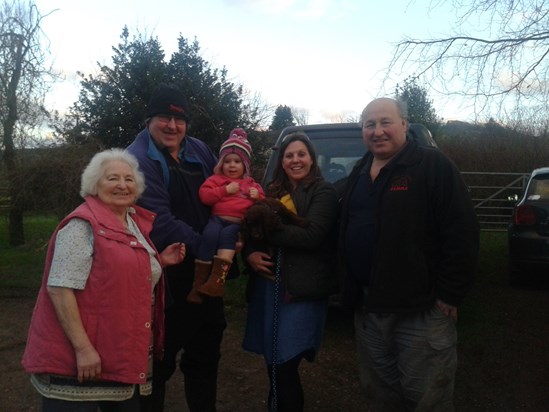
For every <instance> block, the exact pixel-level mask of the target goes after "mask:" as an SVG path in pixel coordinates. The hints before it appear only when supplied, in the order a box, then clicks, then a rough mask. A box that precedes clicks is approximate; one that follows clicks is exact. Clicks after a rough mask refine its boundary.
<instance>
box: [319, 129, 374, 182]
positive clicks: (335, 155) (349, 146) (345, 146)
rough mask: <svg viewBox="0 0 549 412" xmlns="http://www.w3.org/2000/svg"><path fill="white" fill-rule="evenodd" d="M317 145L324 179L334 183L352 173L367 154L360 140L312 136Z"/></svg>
mask: <svg viewBox="0 0 549 412" xmlns="http://www.w3.org/2000/svg"><path fill="white" fill-rule="evenodd" d="M310 137H311V140H312V141H313V144H314V145H315V148H316V151H317V156H318V166H319V167H320V170H321V171H322V175H323V176H324V179H326V180H327V181H329V182H331V183H334V182H337V181H338V180H340V179H343V178H345V177H347V176H348V175H349V173H351V170H353V166H354V165H355V163H356V162H357V161H358V160H359V159H360V158H361V157H362V156H363V154H364V152H365V147H364V143H363V142H362V139H360V138H353V137H343V138H337V139H333V138H320V137H317V136H314V133H313V136H310Z"/></svg>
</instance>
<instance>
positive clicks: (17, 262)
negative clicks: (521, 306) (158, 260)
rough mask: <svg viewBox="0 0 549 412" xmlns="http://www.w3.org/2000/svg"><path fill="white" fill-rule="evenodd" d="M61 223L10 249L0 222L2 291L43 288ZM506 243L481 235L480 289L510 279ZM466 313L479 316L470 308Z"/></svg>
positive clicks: (31, 220)
mask: <svg viewBox="0 0 549 412" xmlns="http://www.w3.org/2000/svg"><path fill="white" fill-rule="evenodd" d="M57 222H58V220H57V218H55V217H51V216H30V217H26V218H25V236H26V239H27V242H26V244H25V245H23V246H19V247H16V248H10V247H8V222H7V219H6V218H0V289H9V288H17V289H36V288H37V287H39V285H40V281H41V278H42V270H43V265H44V256H45V253H46V249H47V242H48V240H49V237H50V235H51V233H52V232H53V230H54V229H55V226H56V224H57ZM506 241H507V238H506V234H505V233H503V232H483V233H482V234H481V254H480V264H479V273H478V276H477V287H480V288H484V287H485V286H488V285H489V284H490V283H500V282H502V280H506V279H507V264H506V256H507V243H506ZM244 288H245V276H241V277H240V278H239V279H237V280H232V281H230V282H228V290H227V299H226V300H227V305H229V306H232V305H237V306H241V305H242V304H243V302H242V299H243V298H242V297H243V294H244ZM479 304H480V303H479ZM464 309H467V310H468V311H469V310H471V311H472V312H475V313H476V312H477V311H476V310H475V308H473V307H470V306H467V307H466V308H464ZM464 315H467V314H466V313H465V314H464Z"/></svg>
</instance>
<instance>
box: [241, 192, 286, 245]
mask: <svg viewBox="0 0 549 412" xmlns="http://www.w3.org/2000/svg"><path fill="white" fill-rule="evenodd" d="M264 200H266V199H263V200H258V201H257V202H255V203H254V204H253V205H252V206H250V208H249V209H248V211H247V212H246V215H245V216H244V219H243V220H242V224H241V229H240V231H241V234H242V237H243V238H244V240H247V239H251V240H264V239H265V237H266V234H267V233H269V232H272V231H274V230H275V229H277V228H278V226H279V225H280V216H279V214H278V211H277V210H275V209H274V208H273V207H272V205H270V203H269V202H265V201H264Z"/></svg>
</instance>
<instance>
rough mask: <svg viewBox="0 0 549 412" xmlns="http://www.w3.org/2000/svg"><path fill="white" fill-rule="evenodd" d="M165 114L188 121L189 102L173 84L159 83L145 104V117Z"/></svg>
mask: <svg viewBox="0 0 549 412" xmlns="http://www.w3.org/2000/svg"><path fill="white" fill-rule="evenodd" d="M159 114H165V115H170V116H174V117H178V118H181V119H185V120H186V121H189V120H190V118H191V116H190V113H189V104H188V103H187V99H185V96H183V93H181V91H180V90H179V89H177V88H176V87H175V86H173V85H168V84H161V85H159V86H158V87H157V88H156V89H155V90H154V92H153V93H152V96H151V99H150V100H149V104H148V106H147V118H151V117H153V116H156V115H159Z"/></svg>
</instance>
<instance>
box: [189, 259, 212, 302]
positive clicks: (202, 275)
mask: <svg viewBox="0 0 549 412" xmlns="http://www.w3.org/2000/svg"><path fill="white" fill-rule="evenodd" d="M211 270H212V262H206V261H204V260H200V259H195V261H194V282H193V288H192V289H191V291H190V292H189V294H188V295H187V302H189V303H202V295H201V294H200V292H199V291H198V287H199V286H202V285H203V284H204V282H206V280H208V276H210V271H211Z"/></svg>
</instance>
